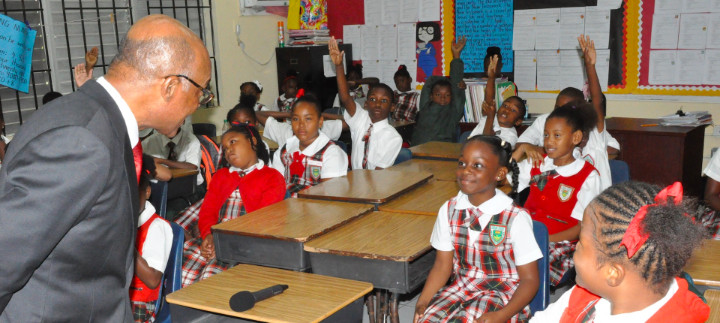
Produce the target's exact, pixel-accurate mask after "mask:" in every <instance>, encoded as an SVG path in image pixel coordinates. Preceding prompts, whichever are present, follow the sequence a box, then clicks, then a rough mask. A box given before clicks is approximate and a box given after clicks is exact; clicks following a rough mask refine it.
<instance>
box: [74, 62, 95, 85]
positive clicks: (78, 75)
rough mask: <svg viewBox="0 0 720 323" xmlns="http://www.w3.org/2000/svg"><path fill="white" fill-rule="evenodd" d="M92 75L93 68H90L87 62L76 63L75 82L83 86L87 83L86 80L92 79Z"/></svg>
mask: <svg viewBox="0 0 720 323" xmlns="http://www.w3.org/2000/svg"><path fill="white" fill-rule="evenodd" d="M92 75H93V70H92V69H88V68H87V66H86V65H85V63H80V64H77V65H75V70H73V76H74V77H75V84H77V86H78V87H81V86H82V85H83V84H85V82H87V81H88V80H89V79H91V78H92Z"/></svg>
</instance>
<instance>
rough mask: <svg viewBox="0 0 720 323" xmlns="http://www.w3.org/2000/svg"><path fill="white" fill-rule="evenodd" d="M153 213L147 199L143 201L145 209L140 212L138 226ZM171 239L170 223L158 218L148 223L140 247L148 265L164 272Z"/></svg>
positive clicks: (153, 209)
mask: <svg viewBox="0 0 720 323" xmlns="http://www.w3.org/2000/svg"><path fill="white" fill-rule="evenodd" d="M153 214H155V208H154V207H153V205H152V204H150V202H149V201H145V209H144V210H143V211H142V212H141V213H140V218H139V219H138V228H139V227H141V226H142V225H143V224H145V222H147V220H150V217H151V216H152V215H153ZM172 241H173V231H172V228H171V227H170V224H168V223H167V222H165V221H162V220H160V219H157V220H155V221H153V222H152V223H150V227H149V228H148V231H147V236H145V243H143V247H142V257H143V259H145V261H147V263H148V266H150V267H152V268H153V269H156V270H158V271H160V272H165V266H167V262H168V257H170V249H171V248H172Z"/></svg>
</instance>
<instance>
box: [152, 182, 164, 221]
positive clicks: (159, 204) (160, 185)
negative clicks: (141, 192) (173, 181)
mask: <svg viewBox="0 0 720 323" xmlns="http://www.w3.org/2000/svg"><path fill="white" fill-rule="evenodd" d="M150 190H151V191H152V192H151V193H150V203H151V204H152V205H153V206H154V207H155V213H157V215H159V216H160V217H161V218H163V219H165V214H167V197H168V182H163V181H157V182H156V183H153V182H150ZM166 220H167V219H166Z"/></svg>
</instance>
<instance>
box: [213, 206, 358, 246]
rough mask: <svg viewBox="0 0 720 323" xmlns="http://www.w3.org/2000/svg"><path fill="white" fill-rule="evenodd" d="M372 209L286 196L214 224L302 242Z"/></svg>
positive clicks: (235, 231)
mask: <svg viewBox="0 0 720 323" xmlns="http://www.w3.org/2000/svg"><path fill="white" fill-rule="evenodd" d="M371 210H372V205H369V204H359V203H341V202H332V201H318V200H306V199H295V198H290V199H285V200H282V201H280V202H278V203H275V204H272V205H268V206H266V207H264V208H262V209H259V210H256V211H253V212H250V213H248V214H245V215H243V216H241V217H239V218H236V219H233V220H230V221H227V222H223V223H220V224H217V225H214V226H213V227H212V228H213V230H214V231H216V232H222V233H226V234H236V235H245V236H255V237H260V238H268V239H279V240H293V241H299V242H305V241H307V240H310V239H313V238H315V237H317V236H319V235H321V234H323V233H325V232H327V231H330V230H332V229H334V228H336V227H338V226H341V225H343V224H344V223H346V222H349V221H351V220H352V219H354V218H356V217H358V216H360V215H362V214H364V213H367V212H369V211H371Z"/></svg>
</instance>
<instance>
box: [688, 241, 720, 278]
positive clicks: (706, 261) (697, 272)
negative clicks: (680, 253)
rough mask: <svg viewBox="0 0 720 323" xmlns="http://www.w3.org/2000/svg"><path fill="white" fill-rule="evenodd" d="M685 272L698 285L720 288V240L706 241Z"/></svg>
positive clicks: (689, 262) (694, 254)
mask: <svg viewBox="0 0 720 323" xmlns="http://www.w3.org/2000/svg"><path fill="white" fill-rule="evenodd" d="M684 270H685V271H686V272H687V273H688V274H690V276H691V277H692V279H693V281H695V284H697V285H707V286H715V287H720V240H705V242H704V244H703V246H702V247H701V248H700V249H698V250H695V252H694V253H693V256H692V257H691V258H690V260H689V261H688V263H687V264H686V265H685V269H684Z"/></svg>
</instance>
